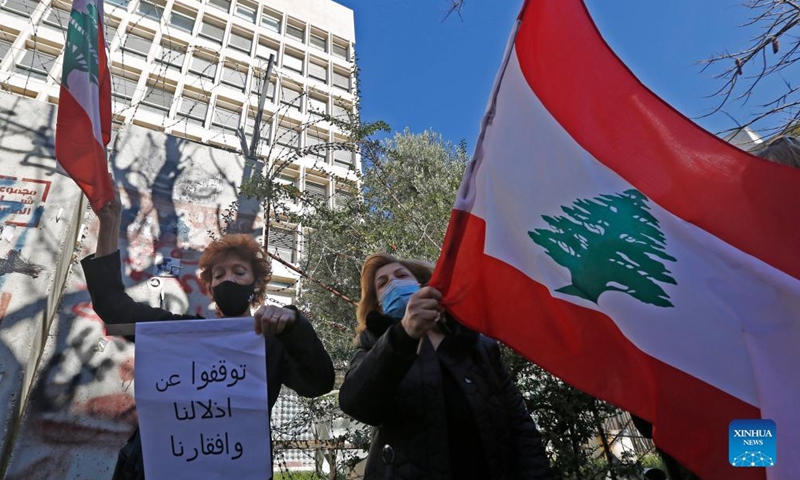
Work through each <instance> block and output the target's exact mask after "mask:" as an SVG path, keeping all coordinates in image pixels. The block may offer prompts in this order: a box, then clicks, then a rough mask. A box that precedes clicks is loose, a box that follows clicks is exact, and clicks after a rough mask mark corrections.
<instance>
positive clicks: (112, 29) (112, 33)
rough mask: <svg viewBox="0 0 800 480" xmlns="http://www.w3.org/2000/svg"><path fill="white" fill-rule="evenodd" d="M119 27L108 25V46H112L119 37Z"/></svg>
mask: <svg viewBox="0 0 800 480" xmlns="http://www.w3.org/2000/svg"><path fill="white" fill-rule="evenodd" d="M118 26H119V25H111V24H110V23H107V24H106V31H105V37H106V44H108V45H111V42H113V41H114V37H116V36H117V27H118ZM64 28H67V27H66V24H65V26H64Z"/></svg>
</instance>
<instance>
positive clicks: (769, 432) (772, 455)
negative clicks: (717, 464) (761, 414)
mask: <svg viewBox="0 0 800 480" xmlns="http://www.w3.org/2000/svg"><path fill="white" fill-rule="evenodd" d="M776 436H777V428H776V427H775V422H774V421H772V420H764V419H757V420H734V421H732V422H731V424H730V427H728V461H730V462H731V465H733V466H734V467H771V466H773V465H775V461H776V455H777V448H776V441H775V437H776Z"/></svg>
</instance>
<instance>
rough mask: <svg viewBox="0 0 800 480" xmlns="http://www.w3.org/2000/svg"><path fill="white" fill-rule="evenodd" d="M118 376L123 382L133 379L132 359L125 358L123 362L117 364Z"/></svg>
mask: <svg viewBox="0 0 800 480" xmlns="http://www.w3.org/2000/svg"><path fill="white" fill-rule="evenodd" d="M119 376H120V378H121V379H122V381H123V382H132V381H133V359H132V358H126V359H125V361H124V362H122V363H120V364H119Z"/></svg>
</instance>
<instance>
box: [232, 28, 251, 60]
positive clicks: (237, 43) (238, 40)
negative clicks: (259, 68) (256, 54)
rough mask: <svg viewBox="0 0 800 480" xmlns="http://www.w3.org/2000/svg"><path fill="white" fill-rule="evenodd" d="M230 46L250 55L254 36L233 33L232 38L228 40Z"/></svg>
mask: <svg viewBox="0 0 800 480" xmlns="http://www.w3.org/2000/svg"><path fill="white" fill-rule="evenodd" d="M228 46H229V47H233V48H235V49H237V50H241V51H243V52H247V54H248V55H250V50H251V49H252V48H253V34H252V33H241V32H231V38H230V39H229V40H228Z"/></svg>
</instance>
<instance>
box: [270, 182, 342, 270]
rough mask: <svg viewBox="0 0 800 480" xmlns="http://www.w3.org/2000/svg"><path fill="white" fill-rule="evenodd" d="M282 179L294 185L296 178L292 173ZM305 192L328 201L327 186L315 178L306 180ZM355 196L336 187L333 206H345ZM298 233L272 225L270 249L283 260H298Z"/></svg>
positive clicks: (291, 261) (292, 261)
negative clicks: (314, 179)
mask: <svg viewBox="0 0 800 480" xmlns="http://www.w3.org/2000/svg"><path fill="white" fill-rule="evenodd" d="M280 180H281V181H282V182H283V183H285V184H291V185H294V184H295V183H296V179H295V178H294V177H292V176H290V175H281V178H280ZM305 192H306V194H307V195H309V196H311V197H313V198H317V199H319V200H321V201H323V202H327V201H328V189H327V186H326V185H325V184H323V183H320V182H315V181H313V180H306V182H305ZM354 198H355V196H354V195H353V193H352V192H350V191H347V190H344V189H339V188H337V189H335V192H334V194H333V208H343V207H344V206H345V205H347V204H348V203H349V202H350V201H352V200H353V199H354ZM298 244H299V242H298V235H297V232H296V231H295V230H290V229H287V228H281V227H277V226H274V225H273V226H270V229H269V251H270V252H271V253H274V254H276V255H277V256H278V257H280V258H281V259H282V260H285V261H287V262H290V263H294V262H296V261H297V256H296V252H297V249H298V246H299V245H298Z"/></svg>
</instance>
